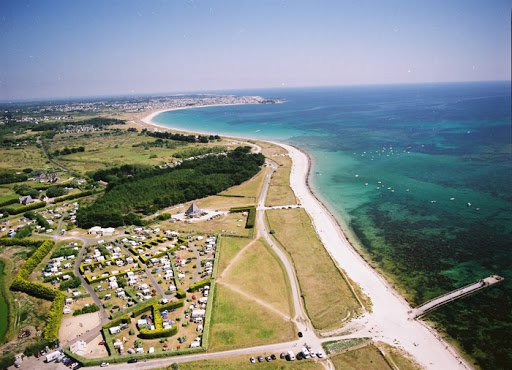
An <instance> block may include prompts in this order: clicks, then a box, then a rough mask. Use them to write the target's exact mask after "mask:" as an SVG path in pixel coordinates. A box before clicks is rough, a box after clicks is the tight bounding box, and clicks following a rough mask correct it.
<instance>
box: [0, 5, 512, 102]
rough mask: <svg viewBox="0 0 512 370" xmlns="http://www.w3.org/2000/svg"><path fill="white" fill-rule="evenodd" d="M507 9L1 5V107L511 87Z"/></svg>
mask: <svg viewBox="0 0 512 370" xmlns="http://www.w3.org/2000/svg"><path fill="white" fill-rule="evenodd" d="M510 4H511V3H510V1H500V0H493V1H484V0H482V1H472V0H460V1H458V0H450V1H437V0H434V1H419V0H418V1H414V0H406V1H405V0H404V1H344V0H337V1H322V0H315V1H313V0H311V1H300V0H293V1H291V0H290V1H285V0H281V1H277V0H276V1H270V0H267V1H265V0H262V1H253V0H237V1H235V0H233V1H194V0H188V1H181V0H174V1H171V0H169V1H162V0H159V1H149V0H148V1H129V0H122V1H118V0H105V1H94V0H88V1H85V0H84V1H78V0H77V1H49V0H39V1H26V0H2V1H1V2H0V47H1V50H2V51H3V52H2V57H1V58H0V100H15V99H31V98H49V97H75V96H89V95H108V94H132V93H133V94H143V93H158V92H184V91H207V90H219V89H243V88H271V87H280V86H286V87H293V86H324V85H357V84H383V83H384V84H389V83H415V82H441V81H479V80H510V78H511V73H510V71H511V67H510V63H511V59H510V55H511V51H510V47H511V40H510V34H511V30H510V24H511V22H510V14H511V5H510Z"/></svg>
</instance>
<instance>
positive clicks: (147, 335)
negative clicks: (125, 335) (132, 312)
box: [139, 325, 178, 339]
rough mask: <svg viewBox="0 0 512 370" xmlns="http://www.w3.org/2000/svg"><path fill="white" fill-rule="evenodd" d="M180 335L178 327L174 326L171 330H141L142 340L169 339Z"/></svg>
mask: <svg viewBox="0 0 512 370" xmlns="http://www.w3.org/2000/svg"><path fill="white" fill-rule="evenodd" d="M177 333H178V327H177V326H176V325H173V326H172V327H171V328H170V329H160V330H158V329H155V330H149V329H141V330H140V334H139V337H140V338H142V339H155V338H168V337H172V336H173V335H176V334H177Z"/></svg>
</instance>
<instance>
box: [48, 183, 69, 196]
mask: <svg viewBox="0 0 512 370" xmlns="http://www.w3.org/2000/svg"><path fill="white" fill-rule="evenodd" d="M64 194H66V190H64V188H63V187H61V186H52V187H51V188H48V190H46V196H47V197H48V198H56V197H60V196H62V195H64Z"/></svg>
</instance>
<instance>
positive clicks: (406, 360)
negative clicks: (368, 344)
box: [376, 342, 422, 370]
mask: <svg viewBox="0 0 512 370" xmlns="http://www.w3.org/2000/svg"><path fill="white" fill-rule="evenodd" d="M376 346H377V347H379V348H380V349H381V350H382V351H383V352H384V353H385V354H386V356H389V357H391V361H393V362H394V363H395V365H396V366H398V368H399V369H400V370H419V369H421V368H422V367H421V366H420V364H418V363H417V362H416V361H415V360H414V358H413V357H412V356H411V355H410V354H409V353H407V352H406V351H404V350H402V349H400V348H396V347H393V346H390V345H389V344H387V343H384V342H377V343H376Z"/></svg>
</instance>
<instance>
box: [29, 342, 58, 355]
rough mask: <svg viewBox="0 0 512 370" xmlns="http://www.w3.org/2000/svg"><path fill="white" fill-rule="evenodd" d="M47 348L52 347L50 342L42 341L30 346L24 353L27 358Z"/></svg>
mask: <svg viewBox="0 0 512 370" xmlns="http://www.w3.org/2000/svg"><path fill="white" fill-rule="evenodd" d="M46 346H51V343H50V341H48V340H46V339H42V340H40V341H38V342H36V343H31V344H29V345H28V346H27V347H25V350H24V351H23V353H24V354H25V356H34V355H35V354H36V353H38V352H39V351H41V350H44V349H45V348H46Z"/></svg>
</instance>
